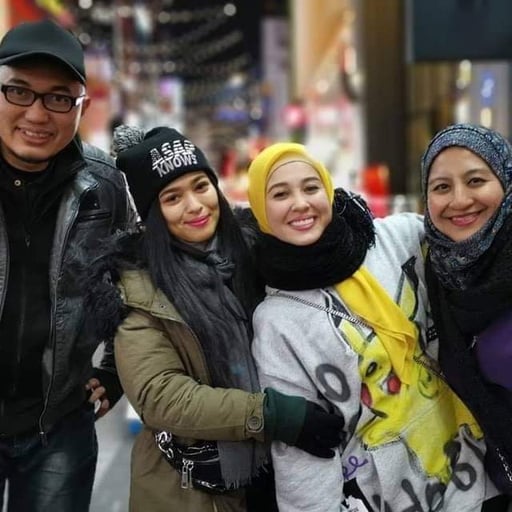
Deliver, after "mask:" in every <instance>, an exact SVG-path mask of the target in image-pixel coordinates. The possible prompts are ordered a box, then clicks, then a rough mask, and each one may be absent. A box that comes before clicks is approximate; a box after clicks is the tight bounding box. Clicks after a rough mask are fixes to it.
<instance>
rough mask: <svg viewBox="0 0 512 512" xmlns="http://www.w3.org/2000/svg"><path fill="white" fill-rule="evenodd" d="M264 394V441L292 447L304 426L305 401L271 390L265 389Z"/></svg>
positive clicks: (298, 397)
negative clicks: (280, 442)
mask: <svg viewBox="0 0 512 512" xmlns="http://www.w3.org/2000/svg"><path fill="white" fill-rule="evenodd" d="M264 392H265V395H266V398H265V402H264V404H263V416H264V419H265V441H268V442H270V441H274V440H277V441H283V442H284V443H286V444H289V445H291V446H293V445H294V444H295V442H296V441H297V438H298V437H299V434H300V433H301V431H302V427H303V426H304V418H305V416H306V399H305V398H303V397H301V396H290V395H283V393H279V391H276V390H275V389H272V388H266V389H265V391H264Z"/></svg>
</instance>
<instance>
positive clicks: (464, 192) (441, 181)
mask: <svg viewBox="0 0 512 512" xmlns="http://www.w3.org/2000/svg"><path fill="white" fill-rule="evenodd" d="M503 197H504V191H503V187H502V186H501V183H500V181H499V180H498V178H497V177H496V175H495V174H494V173H493V171H492V170H491V168H490V167H489V165H488V164H487V163H486V162H485V161H484V160H482V159H481V158H480V157H479V156H477V155H476V154H475V153H473V152H471V151H469V150H468V149H465V148H461V147H450V148H447V149H445V150H443V151H441V153H439V155H438V156H437V157H436V158H435V159H434V161H433V163H432V166H431V167H430V173H429V178H428V183H427V208H428V211H429V214H430V218H431V220H432V223H433V224H434V226H435V227H436V228H437V229H438V230H439V231H440V232H441V233H443V234H444V235H445V236H447V237H448V238H450V239H451V240H453V241H454V242H461V241H463V240H466V239H468V238H469V237H471V236H472V235H474V234H475V233H476V232H477V231H478V230H479V229H481V228H482V227H483V226H484V225H485V223H486V222H487V221H488V220H489V219H490V218H491V217H492V216H493V215H494V213H495V212H496V210H497V209H498V207H499V206H500V204H501V201H502V200H503Z"/></svg>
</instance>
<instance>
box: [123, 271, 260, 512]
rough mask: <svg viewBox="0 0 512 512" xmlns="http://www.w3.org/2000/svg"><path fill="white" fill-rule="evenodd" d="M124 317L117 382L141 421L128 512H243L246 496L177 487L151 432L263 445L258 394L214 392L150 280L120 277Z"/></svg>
mask: <svg viewBox="0 0 512 512" xmlns="http://www.w3.org/2000/svg"><path fill="white" fill-rule="evenodd" d="M120 289H121V294H122V297H123V300H124V302H125V304H126V305H127V306H129V307H130V313H129V314H128V316H127V317H126V319H125V320H124V321H123V323H122V324H121V326H120V327H119V329H118V331H117V334H116V338H115V356H116V363H117V369H118V373H119V377H120V379H121V382H122V384H123V387H124V390H125V392H126V395H127V397H128V399H129V401H130V403H131V404H132V406H133V407H134V408H135V410H136V411H137V413H138V414H139V415H140V417H141V418H142V420H143V423H144V427H143V429H142V431H141V433H140V434H139V435H138V436H137V439H136V440H135V444H134V447H133V451H132V462H131V484H130V511H131V512H172V511H176V512H214V511H215V512H217V511H218V512H228V511H229V512H231V511H232V512H235V511H236V512H239V511H240V512H243V511H245V509H246V507H245V497H244V491H243V490H240V491H233V492H230V493H227V494H224V495H212V494H208V493H205V492H202V491H198V490H195V489H182V488H181V475H180V474H179V473H178V472H177V471H176V470H175V469H173V468H171V466H170V465H169V464H168V463H167V462H166V461H165V459H164V458H163V456H162V454H161V453H160V451H159V450H158V448H157V447H156V444H155V441H154V438H153V433H152V432H153V431H158V430H168V431H170V432H172V433H173V434H174V435H176V436H179V437H181V438H182V439H181V440H183V441H192V440H197V439H205V440H222V441H238V440H245V439H250V438H253V439H256V440H258V441H261V442H262V441H263V398H264V395H263V393H248V392H246V391H242V390H238V389H222V388H212V387H210V386H209V385H208V384H209V382H210V377H209V375H208V369H207V365H206V361H205V357H204V354H203V352H202V350H201V346H200V344H199V342H198V340H197V338H196V337H195V335H194V334H193V332H192V331H191V329H190V328H189V327H188V326H187V325H186V324H185V323H184V321H183V319H182V318H181V317H180V315H179V314H178V312H177V311H176V309H175V308H174V306H173V305H172V304H171V303H170V302H169V300H168V299H167V298H166V296H165V295H164V294H163V293H162V292H161V291H160V290H157V289H155V287H154V286H153V284H152V282H151V280H150V278H149V276H148V274H147V273H146V272H144V271H140V270H129V271H125V272H124V273H123V275H122V276H121V281H120Z"/></svg>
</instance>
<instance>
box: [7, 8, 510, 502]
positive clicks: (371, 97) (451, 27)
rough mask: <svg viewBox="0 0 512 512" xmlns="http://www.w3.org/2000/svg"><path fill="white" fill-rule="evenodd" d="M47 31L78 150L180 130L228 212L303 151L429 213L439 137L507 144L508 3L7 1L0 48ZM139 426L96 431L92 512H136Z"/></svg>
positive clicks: (396, 206)
mask: <svg viewBox="0 0 512 512" xmlns="http://www.w3.org/2000/svg"><path fill="white" fill-rule="evenodd" d="M45 17H49V18H52V19H54V20H55V21H57V22H58V23H60V24H62V25H63V26H65V27H67V28H68V29H70V30H72V31H73V32H74V33H75V34H76V35H77V36H78V37H79V39H80V41H81V42H82V44H83V46H84V48H85V50H86V58H87V60H86V66H87V74H88V93H89V95H90V96H91V97H92V99H93V102H92V106H91V108H90V109H89V111H88V112H87V114H86V116H85V117H84V119H83V121H82V124H81V127H80V132H81V135H82V137H83V138H84V139H86V140H88V141H90V142H92V143H93V144H96V145H98V146H100V147H101V148H103V149H105V150H106V151H109V150H110V144H111V136H112V131H113V129H114V127H115V126H117V125H118V124H121V123H126V124H133V125H138V126H141V127H143V128H151V127H153V126H157V125H169V126H173V127H175V128H177V129H179V130H181V131H183V132H185V133H186V134H187V135H188V136H189V137H190V138H191V139H192V140H193V141H195V142H196V143H197V144H198V145H199V146H201V147H202V148H204V149H205V150H206V153H207V154H208V156H209V158H210V159H211V161H212V163H213V164H214V165H215V167H216V168H217V169H218V171H219V174H220V176H221V180H222V186H223V188H224V190H225V191H226V193H227V195H228V196H229V197H230V198H231V200H232V201H234V202H243V201H245V200H246V170H247V166H248V163H249V162H250V160H251V159H252V158H253V157H254V156H255V155H256V154H257V153H258V151H260V150H261V149H262V148H263V147H265V146H266V145H267V144H269V143H271V142H274V141H278V140H294V141H298V142H302V143H304V144H306V145H307V146H308V148H309V149H310V151H311V152H312V153H313V154H314V155H316V156H317V157H318V158H319V159H320V160H322V161H323V162H325V163H326V164H327V167H328V168H329V169H330V171H331V172H332V175H333V178H334V181H335V183H336V185H339V186H344V187H348V188H350V189H352V190H354V191H356V192H359V193H361V194H362V195H363V196H364V197H365V198H366V199H367V200H368V202H369V204H370V206H371V208H372V210H373V212H374V213H375V215H376V216H384V215H387V214H389V213H391V212H396V211H418V212H421V211H422V204H421V200H420V195H419V162H420V157H421V154H422V152H423V150H424V149H425V147H426V144H427V143H428V141H429V139H430V138H431V137H432V136H433V135H434V133H435V132H436V131H438V130H440V129H441V128H443V127H444V126H446V125H447V124H450V123H454V122H472V123H479V124H483V125H485V126H490V127H493V128H495V129H497V130H499V131H500V132H502V133H503V134H504V135H505V136H507V137H509V136H510V135H511V130H512V124H511V103H510V100H509V98H510V93H511V84H512V80H511V68H510V59H511V58H512V2H511V1H510V0H492V1H481V0H466V1H460V0H288V1H286V0H194V1H189V0H147V1H142V0H112V1H108V0H69V1H60V0H0V35H1V34H3V33H4V32H5V31H6V30H8V29H9V27H11V26H13V25H14V24H17V23H18V22H20V21H25V20H34V19H39V18H45ZM137 422H138V420H137V418H136V416H134V415H133V414H132V411H131V409H130V408H129V407H128V406H127V402H126V401H125V400H124V401H122V402H121V403H120V404H119V405H118V406H116V408H115V409H114V411H113V412H112V413H110V414H109V415H107V416H106V417H105V418H104V419H102V420H101V421H100V422H99V423H98V433H99V436H100V459H99V465H98V478H97V482H96V486H95V493H94V499H93V506H92V510H93V511H95V512H96V511H97V512H99V511H102V512H103V511H105V510H113V511H118V510H125V509H126V507H127V495H128V487H127V486H128V461H129V452H130V446H131V442H132V439H133V434H134V433H135V432H136V431H137V430H138V423H137ZM109 507H110V508H109Z"/></svg>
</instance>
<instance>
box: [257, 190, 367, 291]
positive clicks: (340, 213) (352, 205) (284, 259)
mask: <svg viewBox="0 0 512 512" xmlns="http://www.w3.org/2000/svg"><path fill="white" fill-rule="evenodd" d="M374 242H375V231H374V226H373V218H372V216H371V213H370V211H369V210H368V207H367V206H366V204H365V203H364V201H363V200H362V199H361V198H360V197H359V196H355V195H352V194H350V193H347V192H345V191H344V190H342V189H336V191H335V200H334V204H333V216H332V221H331V223H330V224H329V225H328V226H327V228H326V229H325V231H324V232H323V234H322V236H321V237H320V238H319V239H318V240H317V241H316V242H315V243H313V244H311V245H308V246H297V245H293V244H289V243H286V242H282V241H281V240H278V239H277V238H276V237H274V236H272V235H266V234H261V235H260V239H259V241H258V243H257V246H256V250H257V262H258V267H259V271H260V273H261V275H262V276H263V278H264V280H265V282H266V283H267V284H268V285H269V286H272V287H273V288H279V289H281V290H311V289H314V288H325V287H327V286H331V285H333V284H335V283H339V282H341V281H343V280H344V279H346V278H348V277H350V276H351V275H352V274H353V273H354V272H355V271H356V270H357V269H358V268H359V267H360V266H361V264H362V262H363V260H364V258H365V256H366V252H367V251H368V248H369V247H370V246H371V245H372V244H373V243H374Z"/></svg>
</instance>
